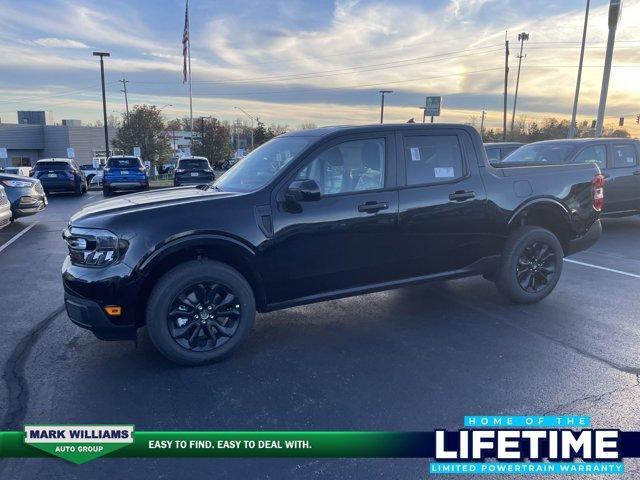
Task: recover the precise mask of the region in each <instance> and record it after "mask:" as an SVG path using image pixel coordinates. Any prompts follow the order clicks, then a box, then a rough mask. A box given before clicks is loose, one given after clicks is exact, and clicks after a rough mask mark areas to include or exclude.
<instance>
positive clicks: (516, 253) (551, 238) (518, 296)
mask: <svg viewBox="0 0 640 480" xmlns="http://www.w3.org/2000/svg"><path fill="white" fill-rule="evenodd" d="M563 258H564V251H563V249H562V245H561V244H560V241H559V240H558V238H557V237H556V236H555V235H554V234H553V233H551V232H550V231H549V230H547V229H545V228H541V227H536V226H524V227H520V228H518V229H517V230H515V231H514V232H513V233H512V234H511V235H510V236H509V238H508V239H507V242H506V244H505V248H504V251H503V252H502V260H501V264H500V268H499V270H498V271H497V272H496V280H495V283H496V287H497V288H498V290H499V291H500V293H502V294H503V295H504V296H505V297H507V298H508V299H509V300H511V301H512V302H515V303H535V302H539V301H540V300H542V299H543V298H545V297H546V296H547V295H549V294H550V293H551V292H552V291H553V289H554V288H555V286H556V284H557V283H558V280H560V275H561V274H562V264H563Z"/></svg>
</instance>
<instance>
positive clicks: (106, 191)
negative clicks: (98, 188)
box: [102, 187, 111, 197]
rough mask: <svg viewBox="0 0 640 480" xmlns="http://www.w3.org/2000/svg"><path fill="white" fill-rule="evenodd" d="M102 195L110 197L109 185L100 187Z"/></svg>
mask: <svg viewBox="0 0 640 480" xmlns="http://www.w3.org/2000/svg"><path fill="white" fill-rule="evenodd" d="M102 195H103V196H105V197H110V196H111V189H110V188H109V187H102Z"/></svg>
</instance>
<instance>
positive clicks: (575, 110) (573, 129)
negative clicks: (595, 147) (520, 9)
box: [567, 0, 590, 138]
mask: <svg viewBox="0 0 640 480" xmlns="http://www.w3.org/2000/svg"><path fill="white" fill-rule="evenodd" d="M589 3H590V0H587V8H586V9H585V11H584V26H583V27H582V46H581V47H580V60H579V61H578V78H577V79H576V93H575V95H574V97H573V110H572V111H571V125H569V132H568V134H567V138H573V137H574V136H575V135H576V130H577V129H576V114H577V113H578V97H579V96H580V79H581V78H582V63H583V61H584V47H585V43H586V40H587V24H588V23H589Z"/></svg>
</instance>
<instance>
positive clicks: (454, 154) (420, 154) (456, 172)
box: [404, 135, 464, 185]
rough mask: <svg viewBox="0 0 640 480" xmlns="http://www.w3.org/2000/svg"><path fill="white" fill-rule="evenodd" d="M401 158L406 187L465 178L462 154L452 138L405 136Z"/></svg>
mask: <svg viewBox="0 0 640 480" xmlns="http://www.w3.org/2000/svg"><path fill="white" fill-rule="evenodd" d="M404 159H405V165H406V168H407V185H422V184H428V183H444V182H450V181H452V180H456V179H458V178H462V177H463V176H464V164H463V161H462V151H461V149H460V143H459V142H458V137H457V136H455V135H424V136H417V135H416V136H408V137H405V139H404Z"/></svg>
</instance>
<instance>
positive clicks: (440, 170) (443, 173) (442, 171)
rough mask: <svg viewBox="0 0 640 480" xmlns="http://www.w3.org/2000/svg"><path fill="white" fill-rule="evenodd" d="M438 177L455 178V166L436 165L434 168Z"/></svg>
mask: <svg viewBox="0 0 640 480" xmlns="http://www.w3.org/2000/svg"><path fill="white" fill-rule="evenodd" d="M433 173H434V175H435V177H436V178H453V177H454V176H455V174H454V172H453V167H436V168H434V169H433Z"/></svg>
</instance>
